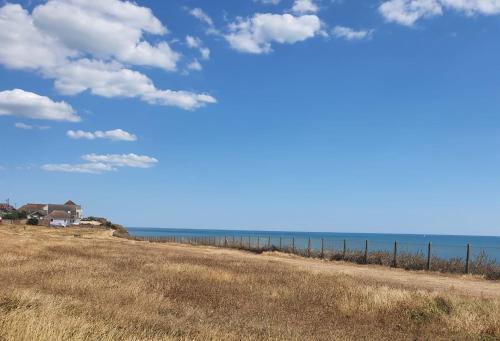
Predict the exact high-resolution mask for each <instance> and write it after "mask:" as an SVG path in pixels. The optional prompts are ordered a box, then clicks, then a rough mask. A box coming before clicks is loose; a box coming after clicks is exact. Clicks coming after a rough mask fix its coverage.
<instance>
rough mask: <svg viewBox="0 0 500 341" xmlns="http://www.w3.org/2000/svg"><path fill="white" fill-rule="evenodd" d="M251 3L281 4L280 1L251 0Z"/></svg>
mask: <svg viewBox="0 0 500 341" xmlns="http://www.w3.org/2000/svg"><path fill="white" fill-rule="evenodd" d="M253 2H260V3H261V4H264V5H277V4H279V3H280V2H281V0H253Z"/></svg>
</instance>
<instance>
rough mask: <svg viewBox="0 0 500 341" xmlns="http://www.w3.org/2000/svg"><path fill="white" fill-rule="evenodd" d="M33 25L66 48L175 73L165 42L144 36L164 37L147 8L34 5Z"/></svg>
mask: <svg viewBox="0 0 500 341" xmlns="http://www.w3.org/2000/svg"><path fill="white" fill-rule="evenodd" d="M32 18H33V22H34V24H35V26H36V27H37V28H38V29H40V30H41V31H42V32H44V33H46V34H48V35H50V36H52V37H56V38H57V39H58V41H60V42H61V43H62V44H64V45H65V46H67V47H69V48H71V49H74V50H77V51H80V52H82V53H90V54H92V55H94V56H96V57H98V58H110V57H114V58H116V59H117V60H119V61H121V62H126V63H130V64H135V65H147V66H153V67H159V68H163V69H165V70H175V68H176V63H177V61H178V59H179V54H178V53H176V52H174V51H173V50H172V49H171V48H170V46H169V45H168V43H167V42H165V41H163V42H160V43H158V44H156V45H151V44H150V43H148V42H146V41H144V40H143V39H142V37H143V34H144V33H150V34H155V35H163V34H165V33H166V32H167V29H166V27H164V26H163V25H162V23H161V22H160V21H159V20H158V19H157V18H156V17H155V16H154V15H153V13H152V12H151V10H150V9H149V8H145V7H140V6H138V5H136V4H133V3H131V2H123V1H116V0H115V1H112V0H108V1H86V0H50V1H48V2H47V3H45V4H42V5H39V6H36V7H35V8H34V10H33V13H32Z"/></svg>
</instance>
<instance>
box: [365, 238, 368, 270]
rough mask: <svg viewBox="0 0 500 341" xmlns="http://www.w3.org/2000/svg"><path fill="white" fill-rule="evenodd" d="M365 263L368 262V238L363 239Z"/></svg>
mask: <svg viewBox="0 0 500 341" xmlns="http://www.w3.org/2000/svg"><path fill="white" fill-rule="evenodd" d="M365 264H368V239H367V240H365Z"/></svg>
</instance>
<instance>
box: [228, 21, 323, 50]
mask: <svg viewBox="0 0 500 341" xmlns="http://www.w3.org/2000/svg"><path fill="white" fill-rule="evenodd" d="M320 33H321V20H320V19H319V18H318V17H317V16H316V15H302V16H294V15H292V14H288V13H286V14H270V13H264V14H262V13H257V14H255V15H254V16H253V17H251V18H246V19H243V18H238V19H237V21H236V22H233V23H231V24H230V25H229V33H228V34H227V35H225V38H226V40H227V41H228V42H229V44H230V45H231V47H232V48H233V49H235V50H237V51H240V52H246V53H255V54H260V53H269V52H271V51H272V43H274V42H275V43H280V44H294V43H296V42H300V41H304V40H306V39H309V38H312V37H314V36H316V35H318V34H320Z"/></svg>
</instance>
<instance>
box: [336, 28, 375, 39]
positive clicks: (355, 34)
mask: <svg viewBox="0 0 500 341" xmlns="http://www.w3.org/2000/svg"><path fill="white" fill-rule="evenodd" d="M332 34H333V36H334V37H337V38H341V39H346V40H362V39H369V38H371V37H372V35H373V30H359V31H356V30H354V29H352V28H350V27H345V26H335V27H334V28H333V30H332Z"/></svg>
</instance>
